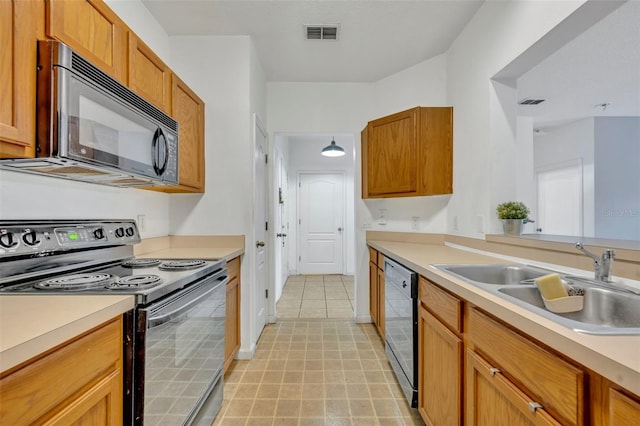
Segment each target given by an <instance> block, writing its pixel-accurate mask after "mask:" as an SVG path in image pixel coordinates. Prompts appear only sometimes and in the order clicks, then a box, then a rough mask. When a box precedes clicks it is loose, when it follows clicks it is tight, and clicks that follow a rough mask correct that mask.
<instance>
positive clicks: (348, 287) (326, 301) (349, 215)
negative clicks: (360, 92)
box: [270, 133, 355, 321]
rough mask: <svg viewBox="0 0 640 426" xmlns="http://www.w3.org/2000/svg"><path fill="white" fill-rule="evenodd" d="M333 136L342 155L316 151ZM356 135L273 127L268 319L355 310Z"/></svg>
mask: <svg viewBox="0 0 640 426" xmlns="http://www.w3.org/2000/svg"><path fill="white" fill-rule="evenodd" d="M332 139H335V141H336V143H337V144H338V145H340V146H341V147H343V148H344V150H345V155H344V156H343V157H324V156H322V155H321V151H322V148H324V147H326V146H327V145H328V144H329V142H330V141H331V140H332ZM354 143H355V138H354V135H353V134H339V133H335V134H334V133H323V134H318V133H313V134H311V133H309V134H300V133H295V134H294V133H276V134H275V135H274V150H273V153H274V161H273V163H272V164H273V165H272V168H271V170H272V182H273V188H272V190H271V191H270V194H271V197H272V200H273V202H272V204H271V205H272V211H271V214H272V215H273V223H274V231H273V247H274V250H273V251H274V255H273V264H274V268H273V271H274V273H273V274H272V278H273V283H272V288H273V294H274V298H273V300H270V304H271V305H272V309H273V311H272V312H273V318H272V320H273V321H275V320H276V318H294V317H295V318H353V308H354V302H353V298H354V285H355V284H354V279H353V275H354V271H355V188H354V170H355V164H354ZM270 163H271V161H270Z"/></svg>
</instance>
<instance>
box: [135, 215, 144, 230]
mask: <svg viewBox="0 0 640 426" xmlns="http://www.w3.org/2000/svg"><path fill="white" fill-rule="evenodd" d="M136 222H137V223H138V230H139V231H140V232H145V231H146V230H147V223H146V222H147V215H146V214H139V215H138V218H137V220H136Z"/></svg>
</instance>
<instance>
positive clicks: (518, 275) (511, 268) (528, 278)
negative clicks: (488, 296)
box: [438, 264, 551, 285]
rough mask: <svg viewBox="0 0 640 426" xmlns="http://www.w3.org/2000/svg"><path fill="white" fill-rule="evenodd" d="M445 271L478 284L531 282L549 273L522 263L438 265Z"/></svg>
mask: <svg viewBox="0 0 640 426" xmlns="http://www.w3.org/2000/svg"><path fill="white" fill-rule="evenodd" d="M438 267H439V268H441V269H443V270H444V271H446V272H449V273H452V274H454V275H458V276H460V277H461V278H464V279H467V280H471V281H475V282H476V283H480V284H492V285H507V284H520V283H522V281H525V283H526V284H531V283H533V281H532V280H533V279H534V278H537V277H541V276H543V275H547V274H550V273H551V272H550V271H545V270H544V269H537V268H533V267H530V266H524V265H501V264H495V265H494V264H490V265H438Z"/></svg>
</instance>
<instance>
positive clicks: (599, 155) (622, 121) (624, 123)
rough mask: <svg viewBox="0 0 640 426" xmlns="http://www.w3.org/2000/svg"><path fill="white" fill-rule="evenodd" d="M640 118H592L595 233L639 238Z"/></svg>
mask: <svg viewBox="0 0 640 426" xmlns="http://www.w3.org/2000/svg"><path fill="white" fill-rule="evenodd" d="M639 162H640V117H596V118H595V171H594V174H595V194H596V195H595V236H596V238H616V239H621V240H635V241H638V240H640V167H638V166H639V164H638V163H639Z"/></svg>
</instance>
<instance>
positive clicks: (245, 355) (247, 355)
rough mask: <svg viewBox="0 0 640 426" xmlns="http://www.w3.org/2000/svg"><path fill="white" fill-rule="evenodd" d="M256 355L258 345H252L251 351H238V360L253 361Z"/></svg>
mask: <svg viewBox="0 0 640 426" xmlns="http://www.w3.org/2000/svg"><path fill="white" fill-rule="evenodd" d="M255 353H256V345H255V344H252V345H251V348H249V349H242V348H240V350H238V353H237V355H236V359H243V360H249V359H253V356H254V355H255Z"/></svg>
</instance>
